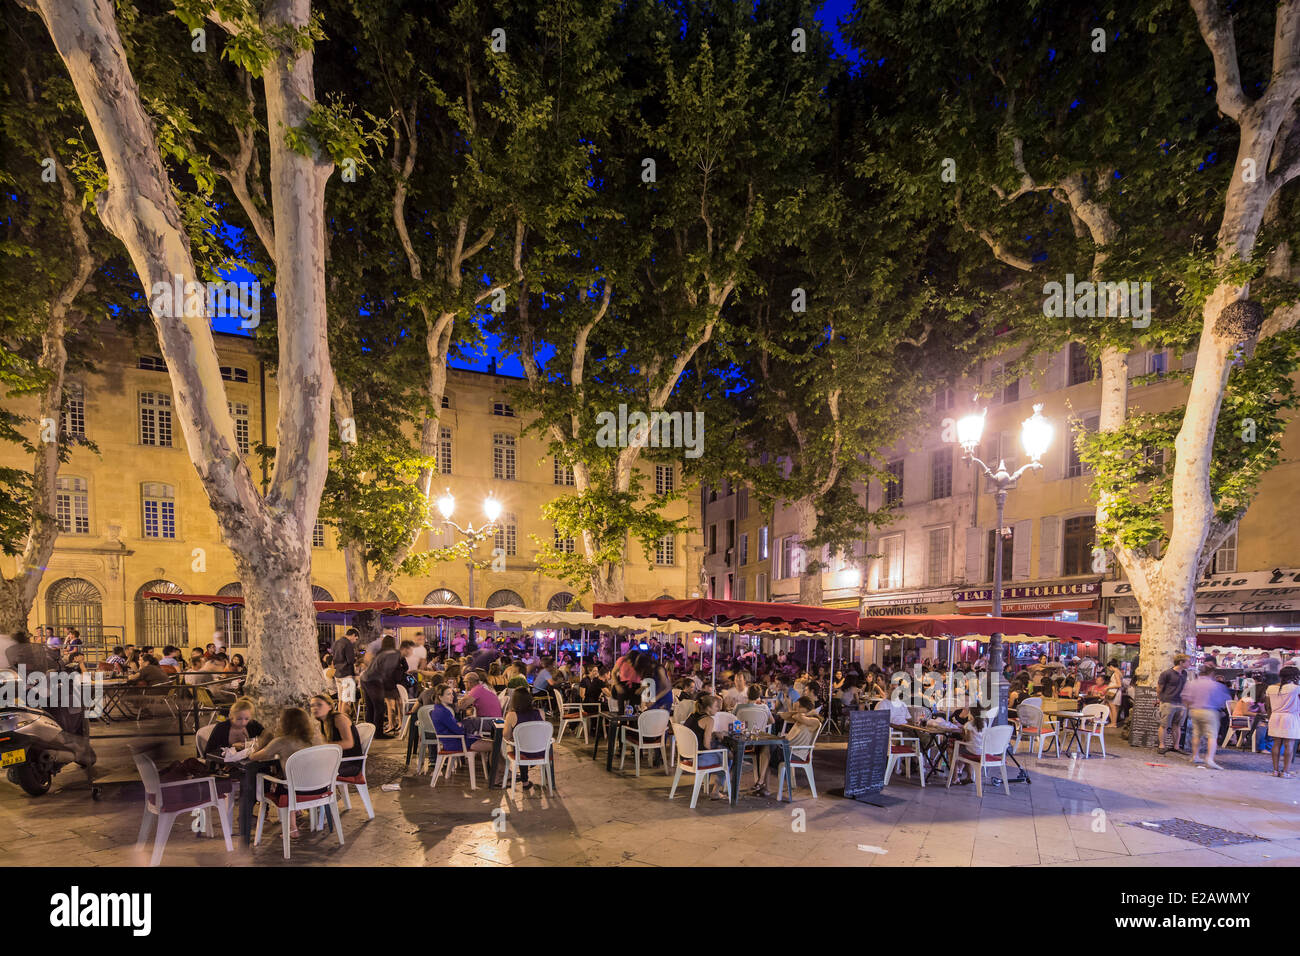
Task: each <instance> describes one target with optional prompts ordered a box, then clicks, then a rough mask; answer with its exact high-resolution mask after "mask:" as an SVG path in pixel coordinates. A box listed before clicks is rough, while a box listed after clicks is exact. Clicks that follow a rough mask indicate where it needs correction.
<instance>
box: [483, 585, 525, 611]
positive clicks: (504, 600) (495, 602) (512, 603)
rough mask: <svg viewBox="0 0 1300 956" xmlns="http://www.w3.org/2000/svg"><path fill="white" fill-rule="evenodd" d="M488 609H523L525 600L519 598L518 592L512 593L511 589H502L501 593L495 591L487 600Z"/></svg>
mask: <svg viewBox="0 0 1300 956" xmlns="http://www.w3.org/2000/svg"><path fill="white" fill-rule="evenodd" d="M486 606H487V607H523V606H524V599H523V598H522V597H520V596H519V593H518V592H517V591H511V590H510V589H509V588H502V589H501V590H500V591H493V592H492V593H491V594H490V595H489V596H488V599H487V605H486Z"/></svg>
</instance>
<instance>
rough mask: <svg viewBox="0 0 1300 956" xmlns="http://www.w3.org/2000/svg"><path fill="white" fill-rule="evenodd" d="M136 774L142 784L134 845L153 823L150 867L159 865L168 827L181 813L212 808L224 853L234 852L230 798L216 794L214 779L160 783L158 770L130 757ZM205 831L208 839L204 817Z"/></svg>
mask: <svg viewBox="0 0 1300 956" xmlns="http://www.w3.org/2000/svg"><path fill="white" fill-rule="evenodd" d="M131 756H132V757H133V759H134V760H135V767H136V770H138V771H139V772H140V781H141V782H142V783H143V784H144V817H143V819H141V821H140V835H139V836H138V837H137V838H136V843H143V842H144V841H145V839H146V838H147V837H148V836H149V826H150V824H151V823H152V822H154V821H156V822H157V826H158V832H157V833H156V834H155V836H154V843H153V856H152V858H151V859H150V860H149V865H150V866H157V865H158V864H159V863H161V862H162V855H163V848H164V847H165V846H166V845H167V838H168V837H169V836H170V835H171V830H172V824H174V823H175V822H176V818H177V817H179V816H180V815H181V814H184V813H193V812H195V811H196V810H197V811H206V809H207V808H209V807H212V808H214V809H216V811H217V815H218V816H219V817H220V818H221V835H222V836H224V837H225V838H226V852H227V853H232V852H234V849H235V847H234V844H232V843H231V842H230V830H231V824H230V795H229V794H223V793H218V792H217V778H216V777H197V778H195V779H192V780H176V781H173V782H171V783H163V782H162V781H161V780H160V779H159V777H158V768H157V767H156V766H155V765H154V762H153V761H152V760H151V759H150V758H149V757H147V756H146V755H144V754H132V755H131ZM205 819H206V823H205V829H206V830H207V831H208V834H209V835H211V833H212V830H211V827H212V817H211V816H210V815H208V816H206V818H205Z"/></svg>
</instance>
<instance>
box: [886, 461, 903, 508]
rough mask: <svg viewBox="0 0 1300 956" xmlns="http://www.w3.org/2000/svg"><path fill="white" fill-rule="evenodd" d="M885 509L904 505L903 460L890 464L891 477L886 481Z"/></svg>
mask: <svg viewBox="0 0 1300 956" xmlns="http://www.w3.org/2000/svg"><path fill="white" fill-rule="evenodd" d="M884 491H885V507H887V508H888V507H891V506H894V505H901V504H902V503H903V459H901V458H899V459H897V460H896V461H891V462H890V463H889V477H888V478H887V479H885V483H884Z"/></svg>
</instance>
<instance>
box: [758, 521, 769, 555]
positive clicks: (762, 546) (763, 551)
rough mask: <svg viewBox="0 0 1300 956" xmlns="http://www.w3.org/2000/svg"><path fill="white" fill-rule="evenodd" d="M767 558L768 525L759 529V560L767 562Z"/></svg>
mask: <svg viewBox="0 0 1300 956" xmlns="http://www.w3.org/2000/svg"><path fill="white" fill-rule="evenodd" d="M767 557H768V550H767V525H763V527H761V528H759V529H758V560H760V561H766V560H767Z"/></svg>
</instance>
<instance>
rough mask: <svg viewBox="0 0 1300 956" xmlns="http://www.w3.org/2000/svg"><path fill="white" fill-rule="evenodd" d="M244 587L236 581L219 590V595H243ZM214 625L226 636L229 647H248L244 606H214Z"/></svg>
mask: <svg viewBox="0 0 1300 956" xmlns="http://www.w3.org/2000/svg"><path fill="white" fill-rule="evenodd" d="M243 594H244V589H243V587H242V586H241V585H240V584H239V582H238V581H236V582H235V583H234V584H227V585H226V586H225V587H224V588H222V589H221V590H220V591H218V592H217V595H218V596H219V597H243ZM213 611H214V612H215V613H214V614H213V618H214V620H213V623H212V626H213V628H214V629H215V630H218V631H221V633H222V634H223V635H224V636H225V639H226V646H227V647H246V646H248V638H247V636H246V635H245V634H244V608H243V607H242V606H239V607H217V608H213Z"/></svg>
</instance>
